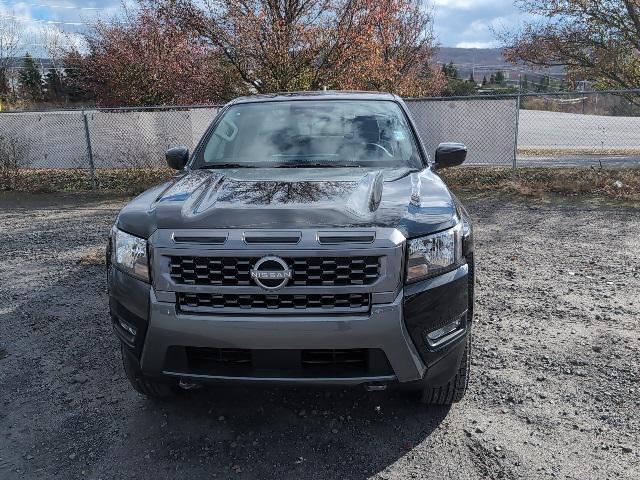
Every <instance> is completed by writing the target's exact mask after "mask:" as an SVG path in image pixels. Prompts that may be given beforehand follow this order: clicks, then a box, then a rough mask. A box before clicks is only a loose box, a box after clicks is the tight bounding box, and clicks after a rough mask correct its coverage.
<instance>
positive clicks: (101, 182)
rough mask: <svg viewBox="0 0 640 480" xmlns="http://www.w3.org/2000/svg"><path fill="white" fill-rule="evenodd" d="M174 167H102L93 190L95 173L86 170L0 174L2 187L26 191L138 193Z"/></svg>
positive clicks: (96, 174) (167, 174)
mask: <svg viewBox="0 0 640 480" xmlns="http://www.w3.org/2000/svg"><path fill="white" fill-rule="evenodd" d="M173 173H175V172H174V171H173V170H170V169H168V168H166V169H164V168H163V169H149V168H145V169H142V168H122V169H99V170H96V173H95V189H92V178H91V173H90V172H89V171H88V170H86V169H20V170H18V171H15V172H12V175H11V176H4V177H0V190H17V191H23V192H36V193H48V192H84V191H90V190H96V191H109V192H117V193H123V194H127V195H135V194H137V193H140V192H143V191H144V190H146V189H147V188H149V187H152V186H153V185H157V184H159V183H161V182H164V181H165V180H167V179H168V178H170V177H171V175H172V174H173Z"/></svg>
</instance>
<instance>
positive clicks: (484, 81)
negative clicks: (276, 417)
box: [482, 75, 487, 87]
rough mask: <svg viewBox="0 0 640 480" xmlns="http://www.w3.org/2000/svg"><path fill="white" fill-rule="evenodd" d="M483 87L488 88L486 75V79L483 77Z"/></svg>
mask: <svg viewBox="0 0 640 480" xmlns="http://www.w3.org/2000/svg"><path fill="white" fill-rule="evenodd" d="M482 86H483V87H486V86H487V76H486V75H485V76H484V77H482Z"/></svg>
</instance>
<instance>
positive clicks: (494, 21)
mask: <svg viewBox="0 0 640 480" xmlns="http://www.w3.org/2000/svg"><path fill="white" fill-rule="evenodd" d="M525 18H528V16H527V15H526V14H523V13H522V12H520V11H519V10H518V8H517V7H516V6H515V5H514V2H513V1H511V0H434V30H435V33H436V35H437V36H438V40H439V41H440V43H441V44H442V45H443V46H446V47H450V46H458V45H477V46H476V47H474V48H484V47H480V46H481V45H491V46H497V41H496V38H495V35H494V33H493V32H494V31H501V30H503V29H505V28H514V27H517V26H519V25H520V24H521V23H522V21H523V20H524V19H525Z"/></svg>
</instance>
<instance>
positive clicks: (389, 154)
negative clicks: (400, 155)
mask: <svg viewBox="0 0 640 480" xmlns="http://www.w3.org/2000/svg"><path fill="white" fill-rule="evenodd" d="M365 145H367V146H369V145H373V146H374V147H377V148H379V149H380V150H382V151H383V152H384V153H385V154H386V155H387V157H391V158H393V153H391V152H390V151H389V150H387V149H386V148H385V147H383V146H382V145H380V144H379V143H373V142H369V143H366V144H365Z"/></svg>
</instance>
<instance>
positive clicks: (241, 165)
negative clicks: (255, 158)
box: [199, 163, 258, 170]
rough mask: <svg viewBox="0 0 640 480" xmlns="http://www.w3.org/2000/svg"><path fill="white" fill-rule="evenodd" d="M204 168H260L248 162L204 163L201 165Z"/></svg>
mask: <svg viewBox="0 0 640 480" xmlns="http://www.w3.org/2000/svg"><path fill="white" fill-rule="evenodd" d="M199 168H200V169H202V170H208V169H215V168H258V167H257V165H248V164H246V163H211V164H209V165H202V166H200V167H199Z"/></svg>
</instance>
